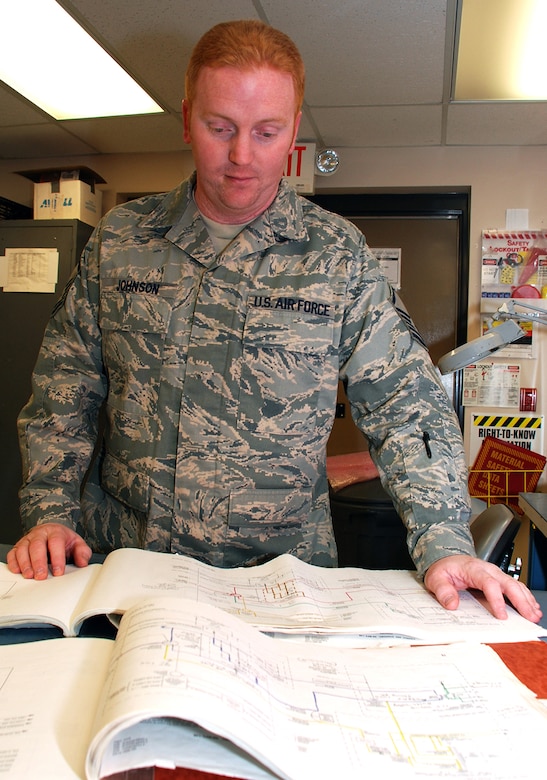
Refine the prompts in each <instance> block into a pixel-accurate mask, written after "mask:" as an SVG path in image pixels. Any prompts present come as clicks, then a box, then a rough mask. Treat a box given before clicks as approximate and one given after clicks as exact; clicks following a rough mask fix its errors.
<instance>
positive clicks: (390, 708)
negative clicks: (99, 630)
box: [0, 597, 547, 780]
mask: <svg viewBox="0 0 547 780" xmlns="http://www.w3.org/2000/svg"><path fill="white" fill-rule="evenodd" d="M0 670H1V674H2V679H1V681H0V704H1V706H2V710H3V712H5V713H9V723H10V724H11V726H10V733H9V734H7V733H6V728H4V730H3V731H2V732H0V751H1V752H2V756H3V757H4V758H3V761H4V768H6V767H7V771H6V776H8V777H10V778H11V777H13V778H21V777H29V778H34V777H43V776H44V775H43V774H42V770H43V768H44V767H47V776H48V777H55V778H56V780H65V779H68V778H83V777H87V778H88V780H98V778H100V777H106V776H108V775H111V774H114V773H117V772H125V771H128V770H129V769H131V768H136V767H139V766H153V765H159V766H163V767H169V766H172V767H175V766H177V765H178V766H183V767H190V768H197V769H200V770H202V771H206V772H207V771H212V772H219V771H221V772H222V774H223V775H226V774H229V775H233V776H235V777H240V778H248V780H265V779H266V778H270V779H271V778H283V779H284V780H310V778H314V780H332V778H335V777H342V778H346V780H354V778H355V779H356V778H362V777H379V778H387V777H389V778H390V780H393V779H395V778H415V777H418V778H420V777H423V778H426V777H427V778H431V777H458V778H460V780H461V779H463V778H467V779H469V780H470V779H471V778H473V779H475V778H477V777H481V778H492V779H493V778H496V780H514V778H515V777H518V778H519V780H524V779H525V778H536V777H537V776H538V772H540V771H541V770H540V767H541V766H542V765H543V759H544V739H545V733H546V728H547V709H545V708H544V707H543V706H542V704H541V703H539V702H538V701H537V700H536V699H535V697H534V695H533V694H532V692H531V691H530V690H529V689H528V688H526V687H525V686H524V685H522V684H521V683H520V682H518V680H517V679H516V678H515V677H513V675H512V674H511V673H510V672H509V670H508V669H507V668H506V667H505V666H504V664H503V662H502V661H501V660H500V659H499V658H498V656H497V655H496V653H495V652H494V651H493V650H492V649H491V648H488V647H486V646H484V645H480V644H476V643H460V644H455V645H447V646H441V645H434V646H429V647H412V648H411V647H394V648H390V649H389V650H385V649H378V648H376V649H368V650H362V649H361V650H357V649H349V648H336V647H335V648H333V647H330V646H327V645H324V644H317V645H316V644H309V643H306V644H302V643H299V642H279V641H278V640H276V639H272V638H270V637H268V636H265V635H264V634H262V633H260V632H259V631H257V630H256V629H255V628H254V627H253V626H250V625H248V624H246V623H244V622H243V621H242V620H240V619H239V618H237V617H235V616H233V615H229V614H227V613H226V612H224V611H223V610H220V609H218V608H217V607H214V606H209V605H204V604H197V603H195V602H193V601H185V600H181V599H180V598H169V597H163V598H153V599H150V600H147V601H143V602H142V603H140V604H139V605H135V606H134V607H131V608H130V609H128V610H127V612H126V613H125V615H124V616H123V618H122V620H121V624H120V629H119V631H118V635H117V637H116V639H115V640H114V641H111V640H105V639H91V638H83V637H79V638H70V639H65V638H63V639H50V640H47V641H45V642H33V643H28V644H26V645H17V646H4V647H0ZM8 748H9V750H8ZM8 761H9V762H10V765H9V766H8V765H7V763H6V762H8ZM84 767H85V770H84Z"/></svg>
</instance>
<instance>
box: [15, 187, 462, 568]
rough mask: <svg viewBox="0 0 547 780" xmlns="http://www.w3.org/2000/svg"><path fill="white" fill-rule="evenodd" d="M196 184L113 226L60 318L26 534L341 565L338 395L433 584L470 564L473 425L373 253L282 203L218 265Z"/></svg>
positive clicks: (37, 392) (225, 560)
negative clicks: (444, 572) (336, 501)
mask: <svg viewBox="0 0 547 780" xmlns="http://www.w3.org/2000/svg"><path fill="white" fill-rule="evenodd" d="M193 183H194V181H193V177H192V178H191V179H190V180H189V181H187V182H183V183H182V184H181V185H180V186H179V187H178V188H176V189H175V190H174V191H172V192H170V193H168V194H166V195H157V196H150V197H145V198H143V199H141V200H138V201H135V202H132V203H129V204H126V205H123V206H120V207H116V208H115V209H113V210H112V211H111V212H110V213H109V214H108V215H107V216H106V217H104V218H103V220H102V222H101V223H100V225H99V226H98V228H97V229H96V230H95V232H94V234H93V236H92V237H91V239H90V242H89V244H88V246H87V247H86V249H85V251H84V253H83V256H82V259H81V263H80V268H79V271H78V274H77V275H76V276H75V278H74V279H73V281H72V282H71V283H70V285H69V286H68V288H67V290H66V291H65V294H64V296H63V298H62V300H61V301H60V302H59V304H58V305H57V307H56V311H55V312H54V315H53V317H52V319H51V321H50V323H49V325H48V328H47V330H46V334H45V337H44V342H43V346H42V349H41V353H40V356H39V359H38V362H37V365H36V369H35V374H34V379H33V396H32V398H31V400H30V401H29V403H28V405H27V406H26V407H25V409H24V410H23V412H22V414H21V417H20V422H19V425H20V433H21V442H22V453H23V464H24V475H25V484H24V486H23V488H22V491H21V505H22V515H23V518H24V525H25V528H27V529H28V528H30V527H32V526H33V525H36V524H38V523H41V522H48V521H53V522H62V523H65V524H67V525H71V526H72V527H73V528H75V529H76V530H77V531H78V532H79V533H81V534H82V536H83V537H84V538H85V539H86V540H87V541H88V543H89V544H90V545H91V546H92V548H93V549H94V550H96V551H102V552H108V551H110V550H111V549H113V548H116V547H120V546H138V547H147V548H150V549H154V550H164V551H168V550H171V551H173V552H182V553H187V554H190V555H193V556H194V557H197V558H200V559H201V560H204V561H207V562H209V563H212V564H214V565H218V566H236V565H241V564H243V563H246V562H253V561H254V562H257V561H260V560H263V559H264V558H265V557H269V556H271V555H272V554H277V553H282V552H292V553H293V554H295V555H297V556H299V557H301V558H303V559H305V560H308V561H310V562H312V563H316V564H319V565H334V564H335V563H336V549H335V544H334V539H333V534H332V524H331V520H330V512H329V500H328V490H327V478H326V462H325V445H326V442H327V439H328V436H329V432H330V429H331V426H332V422H333V415H334V410H335V403H336V392H337V383H338V379H339V377H341V378H343V379H346V378H347V381H348V397H349V399H350V402H351V404H352V413H353V415H354V418H355V420H356V422H357V424H358V425H359V427H360V428H361V429H362V431H363V432H364V434H365V435H366V437H367V438H368V440H369V442H370V446H371V454H372V456H373V458H374V460H375V462H376V464H377V466H378V468H379V471H380V474H381V475H382V478H383V480H384V481H385V482H386V486H387V489H388V490H389V492H390V494H391V495H392V497H393V499H394V502H395V504H396V507H397V510H398V511H399V513H400V515H401V517H403V519H404V522H405V524H406V526H407V528H408V530H409V545H410V549H411V551H412V554H413V557H414V560H415V562H416V565H417V568H418V570H419V571H420V572H423V571H425V569H426V568H427V567H428V566H429V565H430V564H431V563H432V562H433V561H434V560H436V559H437V558H440V557H443V556H445V555H449V554H453V553H457V552H462V553H467V554H472V553H473V547H472V542H471V538H470V535H469V530H468V517H469V506H468V504H469V499H468V495H467V472H466V466H465V462H464V458H463V450H462V442H461V436H460V432H459V428H458V424H457V420H456V418H455V416H454V414H453V412H452V410H451V406H450V403H449V401H448V399H447V396H446V394H445V391H444V389H443V387H442V385H440V383H439V382H438V379H437V375H436V372H435V369H434V368H433V367H432V365H431V362H430V359H429V357H428V355H427V352H426V350H425V349H424V348H423V347H422V346H421V345H420V343H419V342H418V340H417V339H415V338H414V337H413V335H412V329H409V328H408V327H407V324H406V323H405V321H404V319H403V318H401V316H399V313H398V312H397V310H396V308H395V306H394V304H393V295H392V292H391V290H390V288H389V285H388V284H387V283H386V282H385V280H384V279H383V277H382V276H381V273H380V271H379V269H378V266H377V263H376V261H375V260H374V258H373V257H372V255H371V254H370V252H369V251H368V249H367V248H366V245H365V241H364V237H363V236H362V234H361V233H360V232H359V231H358V230H357V228H355V227H354V226H353V225H351V224H349V223H347V222H346V221H345V220H343V219H342V218H340V217H338V216H336V215H333V214H328V213H326V212H324V211H322V210H321V209H319V208H318V207H317V206H315V205H314V204H312V203H310V202H308V201H307V200H305V199H303V198H301V197H300V196H298V195H296V193H295V192H294V191H293V190H291V189H290V188H289V187H288V186H286V184H285V183H282V184H281V185H280V189H279V193H278V196H277V198H276V200H275V201H274V203H273V204H272V206H271V207H270V208H269V209H268V210H267V211H266V212H265V213H264V214H263V215H261V216H260V217H258V218H257V219H256V220H255V221H254V222H253V223H252V224H251V225H250V226H248V227H247V228H246V229H244V230H243V231H242V232H241V233H240V234H239V236H237V237H236V238H235V239H234V240H233V241H232V242H231V244H230V245H229V246H228V247H227V248H226V249H225V250H224V252H222V253H221V255H220V256H219V257H217V256H216V255H215V252H214V250H213V245H212V243H211V241H210V239H209V236H208V233H207V231H206V228H205V226H204V224H203V222H202V220H201V218H200V215H199V213H198V211H197V209H196V207H195V204H194V201H193V198H192V188H193ZM103 402H104V403H103ZM101 407H102V408H103V412H102V414H101V419H104V424H103V425H102V426H101V427H104V446H103V449H102V451H101V453H100V456H99V457H97V458H95V465H94V468H93V469H92V470H91V472H90V473H89V474H88V475H87V477H86V480H85V489H84V490H83V494H82V495H81V484H82V480H83V478H84V475H85V474H86V471H87V469H88V465H89V463H90V460H91V458H92V454H93V451H94V443H95V440H96V437H97V431H98V427H99V410H100V409H101ZM424 431H427V432H428V433H429V436H430V448H431V458H429V457H428V455H427V453H426V449H425V447H424V442H423V438H422V437H423V433H424Z"/></svg>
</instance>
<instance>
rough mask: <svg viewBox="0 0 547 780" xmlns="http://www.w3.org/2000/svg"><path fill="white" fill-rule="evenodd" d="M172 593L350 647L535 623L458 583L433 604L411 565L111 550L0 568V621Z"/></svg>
mask: <svg viewBox="0 0 547 780" xmlns="http://www.w3.org/2000/svg"><path fill="white" fill-rule="evenodd" d="M166 594H168V595H171V594H173V595H176V596H177V597H179V598H185V599H189V600H190V601H193V602H195V603H198V604H210V605H213V606H216V607H219V608H221V609H222V610H224V611H225V612H228V613H231V614H233V615H235V616H236V617H238V618H240V619H241V620H243V621H245V622H247V623H250V624H252V625H253V626H255V627H256V628H258V629H260V630H262V631H264V632H268V633H270V634H273V635H275V636H276V637H280V636H283V637H289V638H299V639H301V640H305V639H310V640H312V641H314V642H318V641H324V642H327V641H328V642H329V644H331V645H333V644H344V645H346V646H347V645H350V646H351V645H353V646H355V647H361V646H363V647H372V646H390V645H397V644H407V645H408V644H413V645H417V644H432V643H448V642H461V641H471V640H473V641H477V642H518V641H527V640H530V639H537V638H538V637H540V636H542V635H543V634H544V633H545V629H542V628H541V627H539V626H537V625H535V624H534V623H531V622H529V621H527V620H525V619H524V618H522V617H521V616H520V615H519V614H518V613H517V612H516V611H515V610H513V609H511V608H509V610H508V611H509V616H508V619H507V620H497V619H496V618H494V617H493V616H492V615H491V613H490V612H489V611H488V609H487V608H486V607H485V606H484V605H483V603H482V602H481V601H479V600H478V598H475V597H474V596H473V595H471V594H469V593H467V592H463V593H461V594H460V599H461V603H460V606H459V609H458V610H456V611H447V610H445V609H443V607H441V606H440V605H439V604H438V602H437V601H436V599H435V598H434V596H432V595H431V594H430V593H428V591H427V590H426V589H425V587H424V585H423V583H422V582H421V581H420V580H419V579H418V577H417V575H416V573H415V572H410V571H399V570H397V571H370V570H365V569H357V568H355V569H354V568H347V569H327V568H322V567H318V566H312V565H311V564H308V563H305V562H303V561H301V560H299V559H297V558H295V557H294V556H291V555H281V556H279V557H278V558H275V559H273V560H271V561H269V562H267V563H264V564H262V565H261V566H253V567H247V568H245V567H241V568H235V569H220V568H216V567H214V566H209V565H207V564H204V563H200V562H199V561H196V560H194V559H192V558H188V557H186V556H179V555H169V554H165V553H155V552H150V551H144V550H137V549H129V548H126V549H122V550H116V551H114V552H112V553H110V555H108V556H107V558H106V561H105V563H104V564H97V565H93V566H89V567H86V568H83V569H75V568H74V567H71V570H70V571H68V572H67V573H66V574H65V575H64V576H63V577H50V578H49V579H48V580H46V581H43V582H36V581H33V580H25V579H23V578H22V577H21V576H20V575H15V574H12V573H11V572H10V571H9V570H8V568H7V566H6V565H5V564H4V565H2V568H0V626H16V625H19V626H21V625H30V624H35V625H36V624H51V625H56V626H59V627H60V629H61V630H62V631H63V633H65V634H66V635H67V636H68V635H75V634H77V633H78V632H79V630H80V628H81V626H82V623H83V621H84V620H85V619H86V618H89V617H91V616H94V615H109V616H111V617H112V619H113V620H114V621H115V620H116V619H117V618H119V616H120V615H122V614H123V613H124V612H125V611H126V610H127V609H128V608H129V607H131V606H132V605H133V604H135V603H136V602H138V601H140V600H142V599H143V598H149V597H155V596H162V595H166Z"/></svg>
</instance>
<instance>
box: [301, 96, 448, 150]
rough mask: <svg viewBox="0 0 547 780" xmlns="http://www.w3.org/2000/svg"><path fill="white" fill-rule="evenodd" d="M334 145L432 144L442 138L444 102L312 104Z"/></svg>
mask: <svg viewBox="0 0 547 780" xmlns="http://www.w3.org/2000/svg"><path fill="white" fill-rule="evenodd" d="M311 114H312V116H313V118H314V120H315V122H316V124H317V127H318V128H319V130H320V132H321V135H322V136H323V138H326V139H328V143H329V144H332V145H333V146H340V147H344V146H351V147H360V146H361V147H366V146H431V145H436V144H440V142H441V121H442V108H441V106H386V107H372V108H312V109H311Z"/></svg>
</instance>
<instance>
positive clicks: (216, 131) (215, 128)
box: [209, 125, 230, 135]
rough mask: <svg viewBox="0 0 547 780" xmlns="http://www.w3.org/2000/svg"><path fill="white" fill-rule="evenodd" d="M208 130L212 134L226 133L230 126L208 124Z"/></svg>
mask: <svg viewBox="0 0 547 780" xmlns="http://www.w3.org/2000/svg"><path fill="white" fill-rule="evenodd" d="M209 132H210V133H212V134H213V135H227V134H228V133H229V132H230V128H229V127H222V126H221V125H209Z"/></svg>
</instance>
